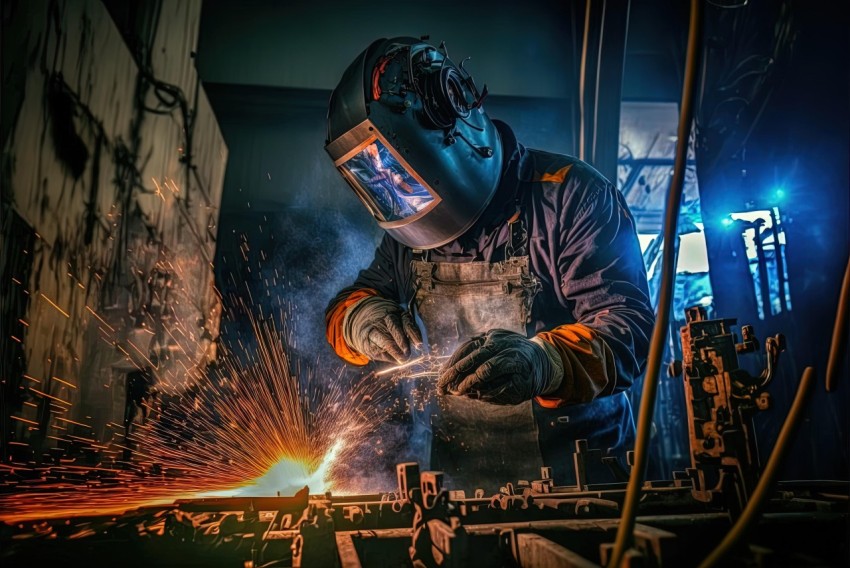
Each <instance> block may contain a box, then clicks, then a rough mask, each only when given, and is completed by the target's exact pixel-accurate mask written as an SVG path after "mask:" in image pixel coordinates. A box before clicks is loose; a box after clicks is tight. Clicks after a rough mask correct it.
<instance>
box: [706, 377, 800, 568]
mask: <svg viewBox="0 0 850 568" xmlns="http://www.w3.org/2000/svg"><path fill="white" fill-rule="evenodd" d="M814 384H815V370H814V369H813V368H812V367H806V369H805V370H804V371H803V377H802V378H801V379H800V385H799V386H798V387H797V394H796V395H795V396H794V402H792V403H791V409H790V410H789V411H788V416H787V417H786V418H785V422H784V423H783V424H782V430H780V431H779V437H778V438H777V439H776V445H775V446H774V447H773V451H772V452H771V453H770V458H768V460H767V465H766V466H765V468H764V471H763V472H762V474H761V478H760V479H759V482H758V484H757V485H756V488H755V489H754V490H753V494H752V495H751V496H750V500H749V501H748V502H747V506H746V507H744V511H743V512H742V513H741V516H740V517H739V518H738V520H737V521H736V522H735V524H734V525H733V526H732V528H731V529H730V530H729V532H728V533H726V537H725V538H724V539H723V540H722V541H721V542H720V544H719V545H717V548H715V549H714V550H713V551H712V552H711V554H709V555H708V557H707V558H706V559H705V560H703V561H702V563H701V564H700V565H699V568H711V567H712V566H717V565H718V564H719V563H720V562H721V561H722V560H723V559H724V558H725V557H726V555H727V554H728V553H729V551H730V550H732V548H733V547H734V546H735V544H737V542H738V541H739V540H740V539H741V537H742V536H744V535H745V534H746V532H747V529H749V527H750V525H751V524H752V523H753V522H754V521H756V520H757V519H758V516H759V513H760V511H761V508H762V505H764V502H765V500H766V499H767V497H768V494H769V492H770V490H771V488H772V486H773V481H774V479H775V478H776V473H777V472H778V471H779V466H780V465H782V460H783V459H784V458H785V455H786V454H787V453H788V449H789V448H790V447H791V437H792V436H793V435H794V432H795V431H796V430H797V425H798V424H799V423H800V419H801V418H802V416H803V410H804V409H805V407H806V403H807V402H808V400H809V395H810V394H811V392H812V387H813V386H814Z"/></svg>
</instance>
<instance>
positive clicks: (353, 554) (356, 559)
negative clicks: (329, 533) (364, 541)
mask: <svg viewBox="0 0 850 568" xmlns="http://www.w3.org/2000/svg"><path fill="white" fill-rule="evenodd" d="M336 551H337V552H338V553H339V565H340V568H361V567H362V564H361V563H360V556H358V554H357V549H356V548H355V547H354V539H352V538H351V533H349V532H345V533H342V532H339V533H336Z"/></svg>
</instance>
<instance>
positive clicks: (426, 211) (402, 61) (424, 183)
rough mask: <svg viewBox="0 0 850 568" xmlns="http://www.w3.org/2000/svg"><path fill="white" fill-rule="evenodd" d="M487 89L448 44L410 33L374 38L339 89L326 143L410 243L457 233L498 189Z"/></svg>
mask: <svg viewBox="0 0 850 568" xmlns="http://www.w3.org/2000/svg"><path fill="white" fill-rule="evenodd" d="M486 94H487V88H486V86H485V87H484V88H483V90H482V91H480V92H479V90H478V89H477V88H476V86H475V83H474V82H473V80H472V77H471V76H470V75H469V73H467V72H466V70H464V68H463V63H461V65H459V66H458V65H455V64H454V63H453V62H452V61H451V60H450V59H449V58H448V54H447V53H446V49H445V46H444V45H441V46H440V47H439V48H436V47H434V46H432V45H429V44H428V43H425V42H423V41H421V40H418V39H415V38H409V37H401V38H393V39H379V40H377V41H375V42H373V43H372V44H371V45H370V46H369V47H368V48H366V49H365V50H364V51H363V52H362V53H361V54H360V55H359V56H358V57H357V59H355V60H354V62H353V63H352V64H351V65H350V66H349V67H348V69H347V70H346V71H345V73H344V74H343V76H342V79H341V80H340V82H339V84H338V85H337V87H336V89H334V91H333V93H332V94H331V99H330V104H329V106H328V138H327V143H326V146H325V150H326V151H327V152H328V154H329V155H330V157H331V158H332V159H333V161H334V165H335V166H336V167H337V169H338V170H339V171H340V173H341V174H342V176H343V178H344V179H345V181H347V182H348V184H349V185H350V186H351V188H352V189H353V190H354V193H355V194H356V195H357V197H359V198H360V200H361V201H362V202H363V204H364V205H365V206H366V207H367V208H368V209H369V212H370V213H371V214H372V216H373V217H375V219H376V220H377V222H378V224H379V225H380V226H381V228H383V229H384V230H386V231H387V232H388V233H389V234H390V236H392V237H393V238H395V239H396V240H397V241H399V242H401V243H402V244H405V245H407V246H409V247H411V248H414V249H429V248H434V247H438V246H441V245H443V244H446V243H448V242H450V241H452V240H454V239H456V238H457V237H459V236H460V235H462V234H463V233H464V232H465V231H466V230H467V229H469V228H470V227H471V226H472V225H473V223H475V221H477V220H478V218H479V217H480V216H481V214H482V213H483V211H484V209H485V208H486V207H487V205H488V204H489V202H490V200H491V199H492V197H493V194H494V193H495V192H496V188H497V186H498V183H499V177H500V175H501V170H502V160H503V153H502V146H501V143H500V141H499V134H498V132H497V131H496V127H495V126H494V125H493V123H492V122H491V121H490V119H489V117H488V116H487V114H486V113H485V112H484V109H483V108H482V107H481V103H482V101H483V99H484V97H485V96H486Z"/></svg>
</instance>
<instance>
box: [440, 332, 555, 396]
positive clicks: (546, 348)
mask: <svg viewBox="0 0 850 568" xmlns="http://www.w3.org/2000/svg"><path fill="white" fill-rule="evenodd" d="M563 377H564V368H563V364H562V363H561V357H560V355H559V354H558V352H557V350H555V348H554V347H553V346H551V345H549V344H548V343H547V342H545V341H543V340H542V339H537V338H533V339H527V338H526V337H525V336H523V335H520V334H519V333H514V332H513V331H507V330H504V329H492V330H490V331H488V332H487V333H485V334H482V335H478V336H476V337H473V338H472V339H470V340H469V341H467V342H466V343H464V344H463V345H461V346H460V347H458V349H457V350H456V351H455V352H454V354H453V355H452V357H451V359H449V361H448V363H446V365H445V366H444V367H443V370H442V372H441V373H440V377H439V379H438V380H437V393H438V394H453V395H457V396H465V397H468V398H475V399H478V400H482V401H485V402H490V403H493V404H519V403H521V402H524V401H526V400H530V399H531V398H533V397H535V396H540V395H546V394H550V393H552V392H555V391H556V390H557V389H558V387H560V386H561V381H562V380H563Z"/></svg>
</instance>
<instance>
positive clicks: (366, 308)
mask: <svg viewBox="0 0 850 568" xmlns="http://www.w3.org/2000/svg"><path fill="white" fill-rule="evenodd" d="M342 333H343V337H344V338H345V342H346V343H347V344H348V346H349V347H351V348H352V349H354V350H355V351H358V352H360V353H362V354H363V355H365V356H367V357H368V358H369V359H371V360H373V361H376V360H377V361H386V362H388V363H403V362H404V361H406V360H407V358H408V357H409V356H410V345H411V343H412V344H413V345H414V346H415V347H419V346H421V344H422V334H421V333H420V332H419V328H418V327H417V326H416V323H415V322H414V321H413V317H412V316H411V315H410V313H409V312H406V311H404V310H402V309H401V306H399V305H398V303H396V302H392V301H390V300H387V299H384V298H381V297H379V296H368V297H366V298H363V299H362V300H360V301H358V302H357V303H355V304H354V305H352V306H351V307H350V308H348V310H347V311H346V312H345V316H344V317H343V320H342Z"/></svg>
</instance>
